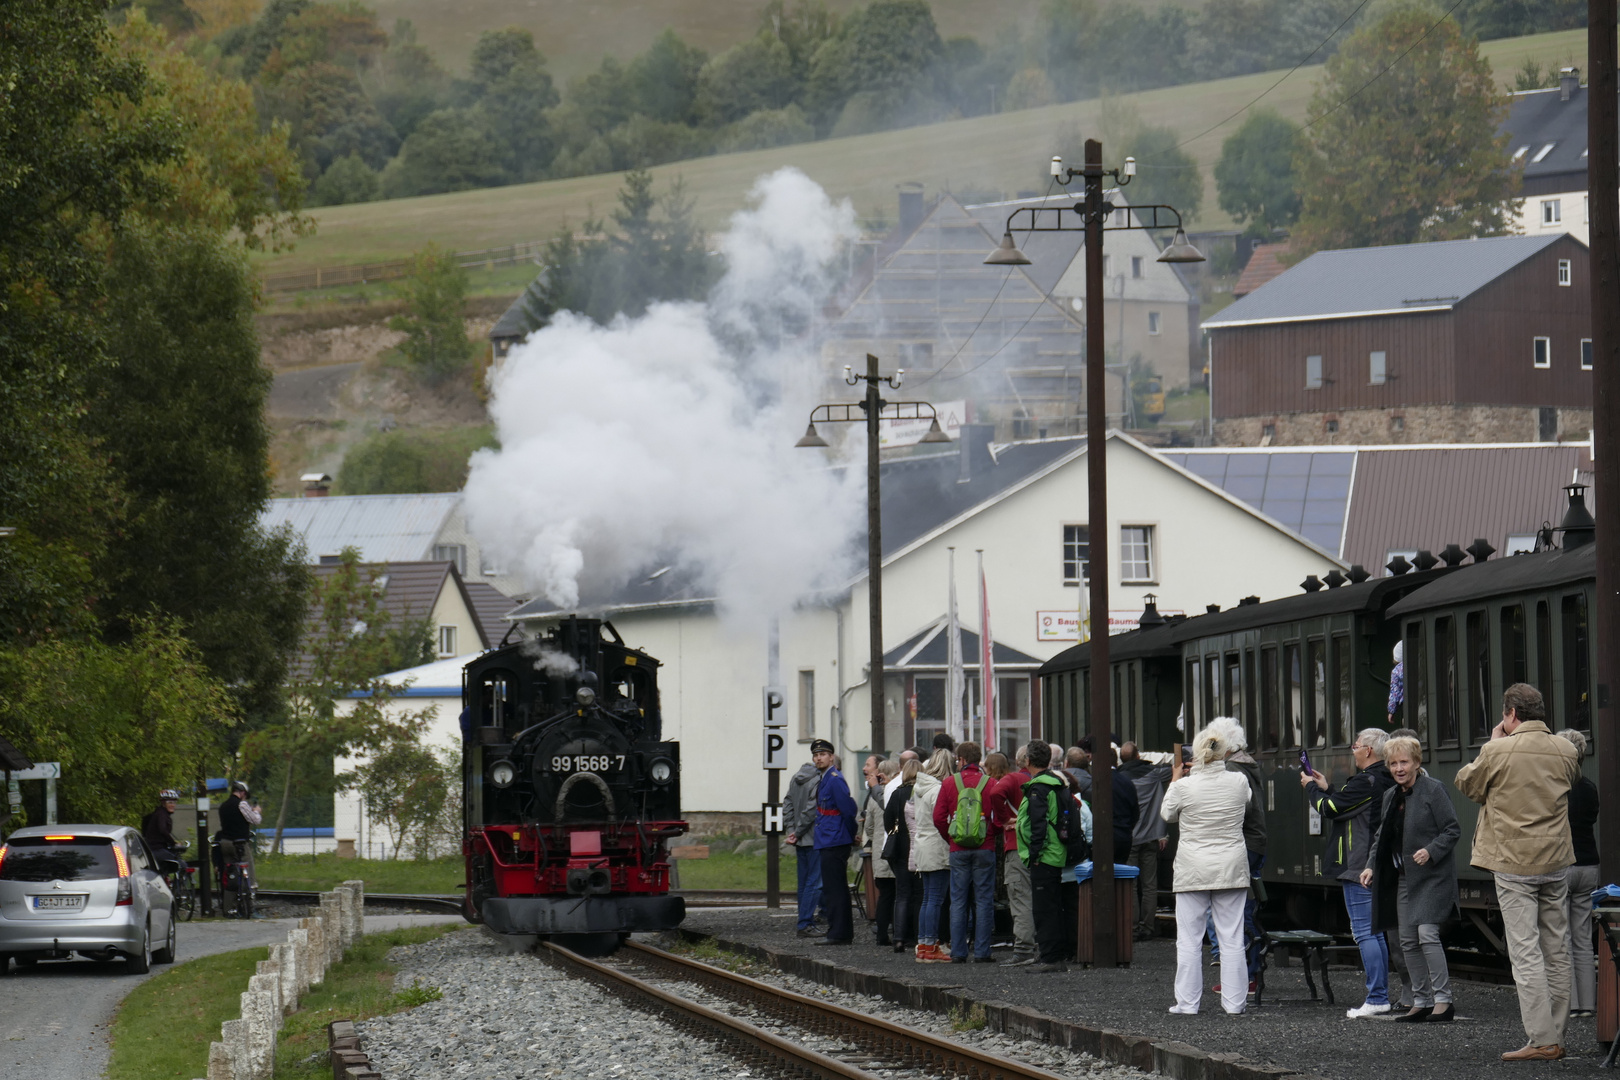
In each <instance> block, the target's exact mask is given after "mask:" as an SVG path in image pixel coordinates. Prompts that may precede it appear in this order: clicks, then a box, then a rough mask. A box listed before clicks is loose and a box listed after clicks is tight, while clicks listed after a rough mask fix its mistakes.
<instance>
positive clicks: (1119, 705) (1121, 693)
mask: <svg viewBox="0 0 1620 1080" xmlns="http://www.w3.org/2000/svg"><path fill="white" fill-rule="evenodd" d="M1109 705H1110V706H1111V707H1112V708H1113V710H1114V727H1113V730H1115V731H1119V730H1120V729H1121V728H1123V727H1124V726H1125V725H1124V717H1125V715H1126V713H1125V665H1124V664H1115V665H1114V696H1113V698H1112V699H1111V700H1110V701H1109Z"/></svg>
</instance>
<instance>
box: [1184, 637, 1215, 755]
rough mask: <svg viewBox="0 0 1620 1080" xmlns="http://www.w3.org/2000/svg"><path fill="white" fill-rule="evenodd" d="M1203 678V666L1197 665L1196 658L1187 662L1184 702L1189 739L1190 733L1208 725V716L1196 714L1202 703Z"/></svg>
mask: <svg viewBox="0 0 1620 1080" xmlns="http://www.w3.org/2000/svg"><path fill="white" fill-rule="evenodd" d="M1203 676H1204V665H1203V664H1201V663H1199V661H1198V659H1197V658H1196V657H1195V658H1193V659H1191V660H1189V661H1187V686H1186V697H1185V699H1184V700H1185V710H1186V719H1187V736H1188V737H1189V738H1191V736H1192V733H1193V732H1194V731H1197V730H1198V728H1199V727H1201V726H1202V725H1204V724H1207V723H1209V717H1208V716H1200V715H1199V713H1198V709H1199V706H1200V705H1202V704H1203V701H1204V690H1203V686H1204V678H1203Z"/></svg>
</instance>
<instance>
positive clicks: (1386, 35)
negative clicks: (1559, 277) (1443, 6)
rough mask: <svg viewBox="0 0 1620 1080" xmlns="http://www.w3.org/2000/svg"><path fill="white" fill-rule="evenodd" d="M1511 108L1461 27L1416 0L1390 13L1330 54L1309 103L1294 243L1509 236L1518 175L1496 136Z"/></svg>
mask: <svg viewBox="0 0 1620 1080" xmlns="http://www.w3.org/2000/svg"><path fill="white" fill-rule="evenodd" d="M1431 27H1432V29H1431ZM1408 50H1410V52H1408ZM1403 57H1404V58H1403ZM1386 69H1387V70H1386ZM1351 94H1356V97H1355V99H1354V100H1353V101H1349V102H1348V103H1346V99H1347V98H1348V97H1349V96H1350V95H1351ZM1506 110H1507V97H1506V95H1505V94H1503V93H1501V92H1500V91H1499V90H1498V89H1497V88H1496V82H1495V79H1494V77H1493V76H1492V74H1491V67H1490V64H1489V62H1488V61H1486V60H1485V59H1483V58H1482V57H1481V56H1480V55H1479V46H1478V42H1477V41H1475V40H1474V39H1473V38H1470V37H1465V36H1464V35H1463V33H1462V31H1461V30H1459V29H1458V27H1457V24H1456V23H1455V22H1453V21H1452V20H1451V19H1449V18H1448V19H1445V20H1443V21H1442V22H1440V23H1439V24H1438V25H1435V24H1434V16H1433V13H1432V12H1431V11H1430V10H1429V9H1428V8H1427V7H1421V6H1416V5H1413V4H1410V3H1401V4H1398V5H1396V6H1394V7H1391V8H1389V9H1386V11H1385V13H1384V15H1383V16H1382V17H1381V18H1380V19H1378V21H1377V22H1374V23H1371V24H1369V25H1367V26H1365V27H1363V28H1362V29H1361V30H1358V31H1357V32H1356V33H1355V35H1354V36H1352V37H1351V39H1350V40H1349V41H1347V42H1345V45H1344V48H1342V49H1341V50H1340V51H1339V52H1338V54H1337V55H1335V56H1334V57H1333V58H1332V59H1331V60H1329V61H1328V63H1327V71H1326V74H1325V75H1324V77H1323V79H1322V82H1321V83H1320V85H1319V86H1318V87H1317V90H1316V93H1315V94H1314V95H1313V96H1312V98H1311V103H1310V107H1309V110H1308V115H1309V117H1310V123H1309V125H1308V127H1309V132H1310V135H1309V141H1308V143H1307V145H1306V146H1305V148H1304V149H1302V151H1301V153H1300V157H1299V164H1298V168H1299V173H1300V178H1301V183H1300V190H1301V193H1302V196H1303V199H1302V205H1301V209H1300V216H1299V222H1298V225H1297V227H1296V229H1295V231H1294V241H1295V245H1296V249H1297V250H1298V251H1300V252H1302V253H1305V254H1308V253H1310V252H1312V251H1319V250H1321V249H1323V248H1348V247H1368V246H1377V245H1381V244H1410V243H1416V242H1419V241H1425V240H1453V239H1459V238H1463V237H1470V236H1492V235H1500V234H1502V233H1505V232H1507V231H1508V229H1509V226H1510V224H1511V221H1512V217H1511V205H1510V201H1511V200H1512V198H1513V196H1514V195H1515V193H1516V192H1517V189H1518V176H1517V174H1516V173H1515V172H1514V170H1513V167H1512V166H1511V164H1510V162H1509V160H1508V155H1507V153H1506V148H1507V136H1506V135H1498V134H1497V128H1498V126H1499V125H1500V123H1501V121H1502V119H1503V118H1504V117H1505V115H1506Z"/></svg>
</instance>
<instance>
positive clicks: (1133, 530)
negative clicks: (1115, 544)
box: [1119, 525, 1154, 584]
mask: <svg viewBox="0 0 1620 1080" xmlns="http://www.w3.org/2000/svg"><path fill="white" fill-rule="evenodd" d="M1119 580H1120V583H1121V584H1151V583H1152V582H1153V580H1154V577H1153V526H1152V525H1121V526H1120V527H1119Z"/></svg>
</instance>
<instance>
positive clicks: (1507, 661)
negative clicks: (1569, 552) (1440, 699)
mask: <svg viewBox="0 0 1620 1080" xmlns="http://www.w3.org/2000/svg"><path fill="white" fill-rule="evenodd" d="M1499 618H1500V620H1501V623H1502V685H1503V686H1504V687H1508V686H1512V685H1513V684H1514V683H1521V682H1524V681H1526V680H1527V679H1529V678H1530V665H1529V664H1527V663H1526V662H1525V640H1524V608H1523V606H1521V605H1519V604H1510V605H1509V606H1507V607H1505V608H1503V609H1502V612H1501V615H1500V616H1499ZM1492 726H1493V727H1494V726H1495V725H1494V724H1493V725H1492Z"/></svg>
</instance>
